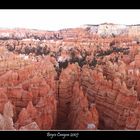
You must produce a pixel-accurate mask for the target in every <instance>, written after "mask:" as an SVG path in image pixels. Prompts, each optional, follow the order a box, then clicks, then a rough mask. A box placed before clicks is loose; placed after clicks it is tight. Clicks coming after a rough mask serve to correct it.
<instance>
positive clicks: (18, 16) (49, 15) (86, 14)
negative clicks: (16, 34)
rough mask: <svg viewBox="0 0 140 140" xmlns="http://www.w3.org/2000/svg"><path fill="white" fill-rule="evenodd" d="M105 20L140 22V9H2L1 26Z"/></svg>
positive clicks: (57, 25)
mask: <svg viewBox="0 0 140 140" xmlns="http://www.w3.org/2000/svg"><path fill="white" fill-rule="evenodd" d="M105 22H107V23H116V24H127V25H130V24H140V10H88V9H87V10H86V9H85V10H78V9H77V10H72V9H71V10H55V9H54V10H39V9H38V10H0V28H31V29H43V30H59V29H63V28H74V27H79V26H82V25H84V24H101V23H105Z"/></svg>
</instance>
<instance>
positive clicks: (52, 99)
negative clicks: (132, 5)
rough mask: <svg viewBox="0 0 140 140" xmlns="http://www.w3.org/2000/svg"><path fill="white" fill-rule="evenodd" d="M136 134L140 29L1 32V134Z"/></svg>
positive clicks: (139, 123) (91, 27)
mask: <svg viewBox="0 0 140 140" xmlns="http://www.w3.org/2000/svg"><path fill="white" fill-rule="evenodd" d="M137 129H140V25H116V24H111V23H104V24H100V25H84V26H81V27H79V28H69V29H62V30H59V31H43V30H31V29H19V28H16V29H0V130H137Z"/></svg>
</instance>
